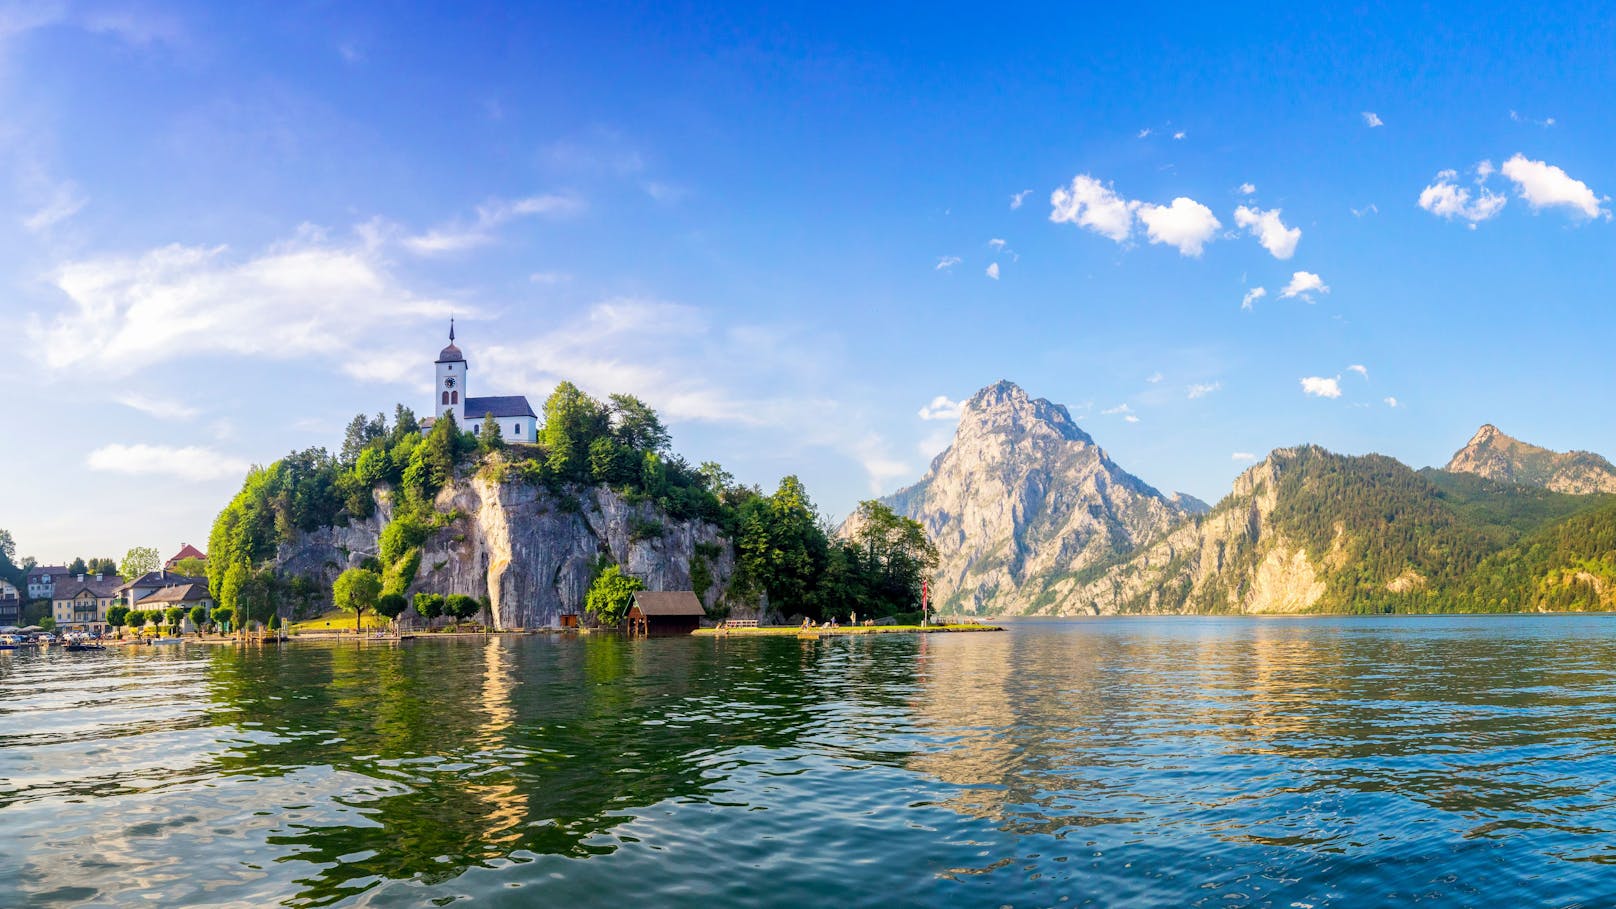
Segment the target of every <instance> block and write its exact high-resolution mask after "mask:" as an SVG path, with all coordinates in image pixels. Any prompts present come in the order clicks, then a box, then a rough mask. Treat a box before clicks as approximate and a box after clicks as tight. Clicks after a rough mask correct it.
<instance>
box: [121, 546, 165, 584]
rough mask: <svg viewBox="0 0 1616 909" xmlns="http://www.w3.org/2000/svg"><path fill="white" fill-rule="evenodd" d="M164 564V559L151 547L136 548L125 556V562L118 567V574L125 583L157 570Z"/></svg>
mask: <svg viewBox="0 0 1616 909" xmlns="http://www.w3.org/2000/svg"><path fill="white" fill-rule="evenodd" d="M161 564H163V557H162V556H160V555H158V554H157V550H156V549H153V548H152V547H150V546H136V547H134V548H132V549H130V550H129V551H128V552H126V553H124V555H123V562H122V563H121V564H119V565H118V574H119V576H120V577H122V578H123V579H124V580H125V581H133V580H134V579H136V578H138V577H140V576H142V575H144V574H146V573H147V572H152V571H156V570H157V566H158V565H161Z"/></svg>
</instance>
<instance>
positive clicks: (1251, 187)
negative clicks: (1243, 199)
mask: <svg viewBox="0 0 1616 909" xmlns="http://www.w3.org/2000/svg"><path fill="white" fill-rule="evenodd" d="M1236 191H1237V192H1239V193H1240V195H1242V196H1250V195H1254V194H1255V193H1256V192H1257V185H1256V184H1255V183H1242V184H1240V188H1239V189H1238V190H1236Z"/></svg>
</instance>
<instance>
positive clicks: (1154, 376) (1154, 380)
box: [1145, 372, 1166, 385]
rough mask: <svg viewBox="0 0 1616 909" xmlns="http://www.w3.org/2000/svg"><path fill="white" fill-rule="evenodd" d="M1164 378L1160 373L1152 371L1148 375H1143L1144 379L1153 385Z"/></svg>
mask: <svg viewBox="0 0 1616 909" xmlns="http://www.w3.org/2000/svg"><path fill="white" fill-rule="evenodd" d="M1164 378H1166V377H1165V376H1163V375H1162V374H1161V373H1159V372H1153V373H1151V374H1150V375H1148V376H1146V377H1145V381H1146V382H1149V383H1150V384H1152V385H1155V384H1156V383H1157V382H1160V381H1161V380H1162V379H1164Z"/></svg>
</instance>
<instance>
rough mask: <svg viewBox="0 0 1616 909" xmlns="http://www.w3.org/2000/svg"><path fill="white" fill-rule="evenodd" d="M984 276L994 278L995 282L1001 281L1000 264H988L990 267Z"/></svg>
mask: <svg viewBox="0 0 1616 909" xmlns="http://www.w3.org/2000/svg"><path fill="white" fill-rule="evenodd" d="M984 274H986V275H987V276H988V277H990V278H992V279H993V280H995V281H997V280H999V263H997V262H990V263H988V267H987V269H986V270H985V271H984Z"/></svg>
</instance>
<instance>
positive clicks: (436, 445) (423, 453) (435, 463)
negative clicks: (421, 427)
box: [404, 413, 464, 503]
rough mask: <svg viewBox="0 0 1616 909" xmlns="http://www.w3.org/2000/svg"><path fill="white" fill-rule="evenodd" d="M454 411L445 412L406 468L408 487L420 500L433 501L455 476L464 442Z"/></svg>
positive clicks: (422, 501)
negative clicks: (451, 412) (456, 465)
mask: <svg viewBox="0 0 1616 909" xmlns="http://www.w3.org/2000/svg"><path fill="white" fill-rule="evenodd" d="M461 435H462V434H461V432H460V427H459V425H458V424H456V423H455V418H454V414H448V413H446V414H444V415H443V416H441V417H439V418H438V420H437V422H435V423H433V424H432V431H431V432H430V433H428V434H427V437H426V438H425V439H424V440H422V442H421V444H419V445H417V446H415V448H414V449H413V450H411V452H410V462H409V466H407V467H405V468H404V486H405V488H406V489H407V490H408V491H409V492H410V494H411V495H412V496H413V497H414V499H415V501H416V502H418V503H430V502H431V501H432V499H433V497H435V496H436V495H437V494H438V490H440V489H442V488H443V487H444V484H446V483H448V482H449V481H450V480H452V479H454V469H455V464H456V463H457V462H458V461H459V459H460V456H461V454H463V452H462V446H463V445H464V442H463V440H462V439H461Z"/></svg>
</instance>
